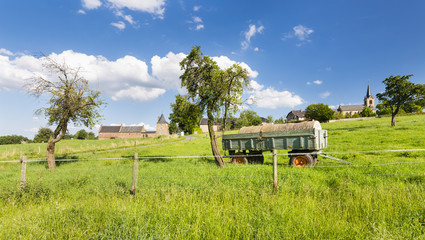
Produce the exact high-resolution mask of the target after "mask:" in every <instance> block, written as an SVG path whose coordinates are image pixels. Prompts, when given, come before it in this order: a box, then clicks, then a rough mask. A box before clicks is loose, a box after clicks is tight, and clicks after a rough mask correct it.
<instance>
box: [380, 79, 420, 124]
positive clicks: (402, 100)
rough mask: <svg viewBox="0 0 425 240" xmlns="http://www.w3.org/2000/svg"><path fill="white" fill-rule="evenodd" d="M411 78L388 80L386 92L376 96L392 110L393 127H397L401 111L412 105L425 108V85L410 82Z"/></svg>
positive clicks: (386, 81) (385, 82)
mask: <svg viewBox="0 0 425 240" xmlns="http://www.w3.org/2000/svg"><path fill="white" fill-rule="evenodd" d="M411 76H413V74H411V75H405V76H400V75H397V76H390V77H389V78H386V79H385V80H384V81H383V83H384V84H385V91H384V92H382V93H378V94H376V97H377V98H378V99H379V101H381V103H382V105H383V106H384V107H387V108H389V109H390V110H391V126H395V117H396V115H397V114H398V113H399V112H400V110H401V109H403V108H405V107H407V106H410V105H418V106H420V107H422V108H424V107H425V85H424V84H414V83H412V82H410V81H409V80H408V79H409V78H410V77H411Z"/></svg>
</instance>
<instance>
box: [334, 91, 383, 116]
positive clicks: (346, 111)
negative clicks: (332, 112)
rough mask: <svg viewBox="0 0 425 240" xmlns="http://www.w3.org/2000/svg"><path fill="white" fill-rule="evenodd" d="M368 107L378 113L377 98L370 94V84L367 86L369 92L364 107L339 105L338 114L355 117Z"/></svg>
mask: <svg viewBox="0 0 425 240" xmlns="http://www.w3.org/2000/svg"><path fill="white" fill-rule="evenodd" d="M366 106H367V107H369V108H370V109H372V111H373V112H374V113H376V109H375V98H374V97H373V96H372V94H371V92H370V86H369V84H368V85H367V92H366V96H365V97H364V100H363V105H339V107H338V112H341V113H342V115H344V116H347V115H349V116H353V115H354V114H356V113H357V114H360V112H362V111H363V109H364V108H365V107H366Z"/></svg>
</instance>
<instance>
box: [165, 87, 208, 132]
mask: <svg viewBox="0 0 425 240" xmlns="http://www.w3.org/2000/svg"><path fill="white" fill-rule="evenodd" d="M201 117H202V110H201V109H200V107H199V106H198V105H197V104H194V103H191V102H190V101H188V99H186V97H184V96H182V95H176V101H175V102H174V103H172V104H171V113H170V117H169V119H170V122H171V124H176V125H177V124H178V127H179V128H180V129H181V130H183V131H184V132H185V133H189V134H192V133H193V129H194V128H196V127H199V121H200V120H201Z"/></svg>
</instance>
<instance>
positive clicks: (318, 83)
mask: <svg viewBox="0 0 425 240" xmlns="http://www.w3.org/2000/svg"><path fill="white" fill-rule="evenodd" d="M313 83H314V84H317V85H320V84H322V83H323V81H320V80H314V81H313Z"/></svg>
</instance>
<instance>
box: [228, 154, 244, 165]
mask: <svg viewBox="0 0 425 240" xmlns="http://www.w3.org/2000/svg"><path fill="white" fill-rule="evenodd" d="M235 155H241V156H236V157H233V158H232V162H233V163H235V164H238V163H243V164H247V163H248V160H247V159H246V157H245V154H243V153H236V154H235Z"/></svg>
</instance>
